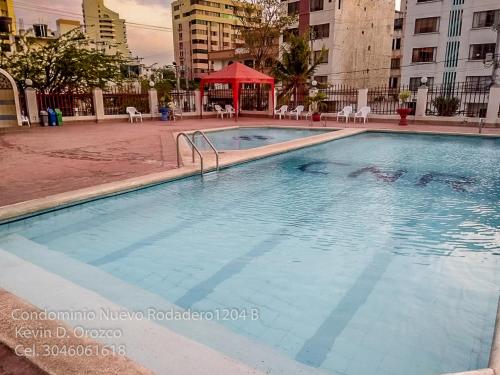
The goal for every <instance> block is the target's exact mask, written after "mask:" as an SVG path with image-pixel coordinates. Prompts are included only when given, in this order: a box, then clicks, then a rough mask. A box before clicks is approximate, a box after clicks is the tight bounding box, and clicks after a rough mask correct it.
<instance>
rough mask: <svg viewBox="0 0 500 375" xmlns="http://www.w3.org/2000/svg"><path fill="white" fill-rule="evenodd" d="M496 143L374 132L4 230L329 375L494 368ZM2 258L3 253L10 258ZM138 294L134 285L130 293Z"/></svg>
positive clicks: (498, 255)
mask: <svg viewBox="0 0 500 375" xmlns="http://www.w3.org/2000/svg"><path fill="white" fill-rule="evenodd" d="M499 146H500V139H487V138H477V137H458V136H456V137H451V136H426V135H397V134H383V133H365V134H361V135H357V136H353V137H349V138H343V139H340V140H336V141H334V142H329V143H326V144H323V145H320V146H315V147H310V148H306V149H302V150H298V151H294V152H290V153H287V154H282V155H279V156H275V157H272V158H266V159H262V160H259V161H256V162H252V163H247V164H245V165H241V166H237V167H233V168H229V169H225V170H223V171H221V172H220V173H218V174H210V175H208V176H207V177H205V178H204V179H203V180H202V179H200V178H199V177H193V178H188V179H184V180H180V181H176V182H172V183H167V184H163V185H159V186H156V187H153V188H148V189H144V190H141V191H137V192H133V193H127V194H123V195H119V196H116V197H112V198H107V199H103V200H98V201H95V202H90V203H86V204H82V205H79V206H75V207H72V208H67V209H64V210H60V211H57V212H54V213H50V214H44V215H40V216H37V217H33V218H30V219H26V220H22V221H19V222H15V223H11V224H9V225H5V226H3V227H0V248H3V249H5V250H7V251H11V252H13V253H16V252H18V251H19V250H16V246H15V239H14V240H12V236H13V235H16V236H18V237H22V238H24V239H29V240H30V241H32V242H34V243H36V244H41V245H44V246H46V247H47V248H49V249H50V250H53V251H56V252H61V253H64V254H66V255H69V256H71V257H73V258H74V259H77V260H79V261H81V262H84V263H86V264H88V265H91V266H94V267H98V268H99V269H102V270H104V271H106V272H109V273H110V274H112V275H114V276H115V277H117V278H120V279H122V280H124V281H126V282H128V283H131V284H134V285H136V286H138V287H140V288H143V289H145V290H147V291H150V292H153V293H155V294H157V295H158V296H161V297H162V298H164V299H165V300H168V301H171V302H174V303H175V304H177V305H180V306H181V307H183V308H191V309H193V310H198V311H215V310H218V309H224V308H235V309H239V311H248V310H249V309H254V308H255V309H258V311H259V319H257V320H252V319H236V320H231V319H229V320H221V321H220V324H221V325H223V326H225V327H227V328H229V329H230V330H232V331H234V332H235V333H237V334H240V335H243V336H245V337H248V338H250V339H252V340H255V341H256V342H258V343H261V344H264V345H266V346H269V347H272V348H274V349H276V350H278V351H280V352H282V353H284V354H285V355H286V356H288V357H289V358H291V359H292V360H295V361H298V362H300V363H303V364H305V365H307V366H310V367H312V368H319V369H322V370H324V371H326V372H327V373H331V374H346V375H366V374H384V375H391V374H398V375H400V374H405V375H431V374H439V373H445V372H455V371H466V370H471V369H477V368H484V367H485V366H486V365H487V362H488V355H489V350H490V345H491V339H492V335H493V328H494V322H495V315H496V304H497V301H498V297H499V292H500V229H499V228H500V208H499V207H500V205H499V201H500V168H498V165H499V162H500V147H499ZM0 270H1V265H0ZM123 295H124V296H126V295H127V291H126V290H124V291H123Z"/></svg>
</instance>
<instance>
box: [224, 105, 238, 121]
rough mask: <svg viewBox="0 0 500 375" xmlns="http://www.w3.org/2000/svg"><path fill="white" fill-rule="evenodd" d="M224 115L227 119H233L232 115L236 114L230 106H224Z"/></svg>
mask: <svg viewBox="0 0 500 375" xmlns="http://www.w3.org/2000/svg"><path fill="white" fill-rule="evenodd" d="M225 108H226V113H227V114H228V115H229V118H231V117H233V115H234V114H235V113H236V110H235V109H234V108H233V106H232V105H231V104H226V105H225Z"/></svg>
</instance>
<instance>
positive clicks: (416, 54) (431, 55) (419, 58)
mask: <svg viewBox="0 0 500 375" xmlns="http://www.w3.org/2000/svg"><path fill="white" fill-rule="evenodd" d="M411 61H412V62H414V63H425V62H434V61H436V47H425V48H414V49H413V54H412V59H411Z"/></svg>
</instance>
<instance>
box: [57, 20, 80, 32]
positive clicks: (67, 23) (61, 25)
mask: <svg viewBox="0 0 500 375" xmlns="http://www.w3.org/2000/svg"><path fill="white" fill-rule="evenodd" d="M56 25H57V34H58V35H59V36H61V35H64V34H66V33H69V32H70V31H72V30H74V29H80V28H81V27H82V24H81V23H80V21H77V20H67V19H62V18H59V19H58V20H56Z"/></svg>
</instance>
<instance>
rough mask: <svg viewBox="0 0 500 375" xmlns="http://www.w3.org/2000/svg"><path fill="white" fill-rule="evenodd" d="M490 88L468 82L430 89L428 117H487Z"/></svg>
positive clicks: (428, 94) (436, 86)
mask: <svg viewBox="0 0 500 375" xmlns="http://www.w3.org/2000/svg"><path fill="white" fill-rule="evenodd" d="M489 92H490V89H489V87H486V86H478V85H471V84H470V83H467V82H462V83H454V84H442V85H434V86H432V87H429V91H428V93H427V108H426V114H427V115H435V116H466V117H486V111H487V108H488V99H489Z"/></svg>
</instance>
